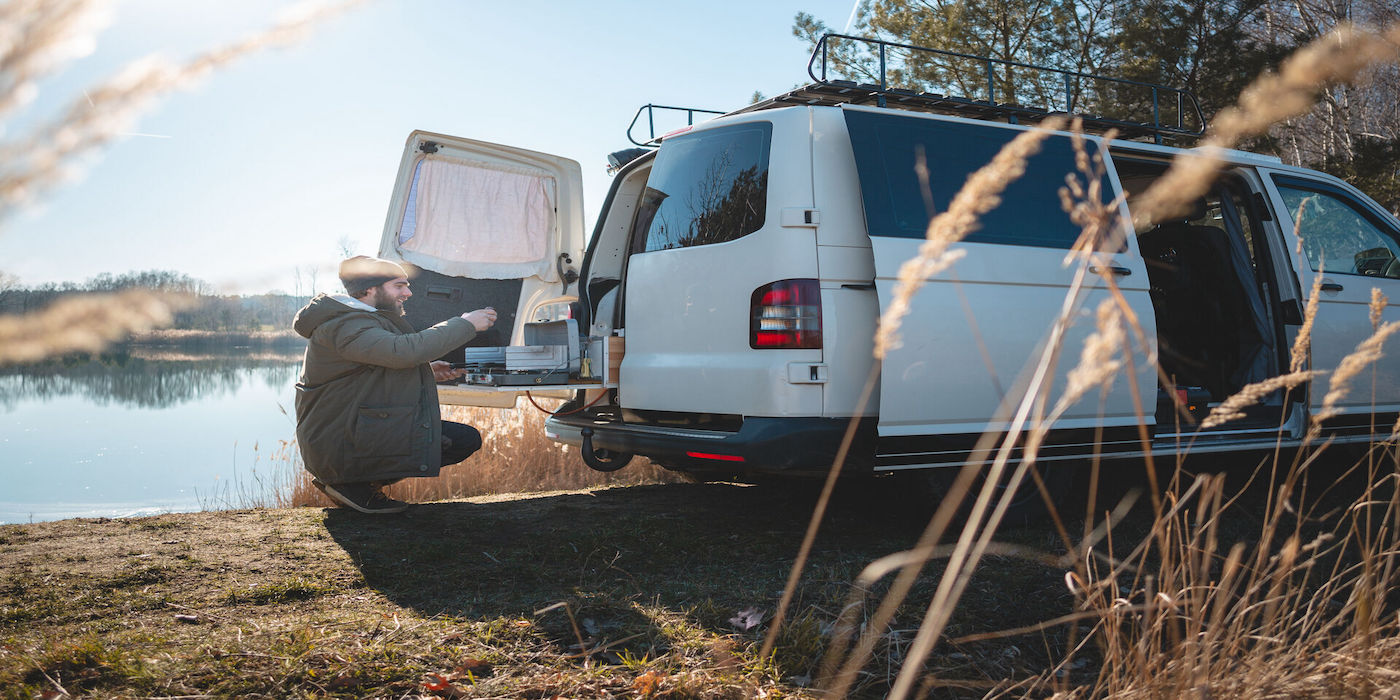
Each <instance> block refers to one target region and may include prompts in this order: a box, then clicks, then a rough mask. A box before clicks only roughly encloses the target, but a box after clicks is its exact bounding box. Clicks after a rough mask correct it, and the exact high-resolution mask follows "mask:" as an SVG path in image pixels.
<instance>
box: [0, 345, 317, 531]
mask: <svg viewBox="0 0 1400 700" xmlns="http://www.w3.org/2000/svg"><path fill="white" fill-rule="evenodd" d="M300 362H301V352H300V350H274V351H265V350H248V349H243V350H241V351H240V350H233V351H229V352H225V353H209V352H200V353H199V354H191V353H188V352H182V351H180V350H178V349H164V348H162V349H158V350H157V349H149V348H144V349H135V350H131V351H128V352H122V353H117V354H110V355H103V356H101V357H99V358H96V359H64V360H56V361H52V362H48V363H44V364H41V365H35V366H30V367H8V368H0V523H25V522H37V521H43V520H60V519H63V518H73V517H126V516H133V515H148V514H155V513H164V512H177V511H194V510H204V509H208V508H228V507H247V506H254V505H274V504H276V502H277V500H278V498H279V495H280V494H284V493H288V491H287V489H288V488H289V484H290V481H291V478H292V476H293V475H294V474H295V472H296V469H298V468H299V461H294V455H293V452H294V449H295V448H294V446H293V445H292V444H291V441H292V439H293V438H294V437H295V433H296V424H295V419H294V413H293V397H294V385H295V383H296V379H297V374H298V372H299V371H300Z"/></svg>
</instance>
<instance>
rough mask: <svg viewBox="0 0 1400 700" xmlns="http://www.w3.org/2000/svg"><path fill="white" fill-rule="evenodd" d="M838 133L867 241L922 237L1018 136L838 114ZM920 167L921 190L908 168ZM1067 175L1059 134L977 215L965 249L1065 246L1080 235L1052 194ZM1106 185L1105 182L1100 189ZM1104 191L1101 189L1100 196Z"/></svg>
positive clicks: (1066, 144) (1067, 154)
mask: <svg viewBox="0 0 1400 700" xmlns="http://www.w3.org/2000/svg"><path fill="white" fill-rule="evenodd" d="M846 128H847V129H848V130H849V132H850V136H851V149H852V151H853V152H854V153H855V159H856V171H857V173H858V174H859V176H860V188H861V198H862V200H863V202H864V204H865V221H866V226H867V227H868V229H869V232H870V235H872V236H892V237H898V238H923V237H924V235H925V232H926V230H927V228H928V222H929V220H930V219H932V218H933V217H934V215H936V214H939V213H941V212H944V211H947V210H948V205H949V204H950V203H951V202H952V201H953V196H954V195H956V194H957V193H958V190H959V189H961V188H962V186H963V183H964V182H966V181H967V177H968V175H971V174H972V173H973V172H974V171H976V170H977V169H978V168H980V167H982V166H984V165H986V164H987V163H989V162H991V160H992V157H993V156H995V155H996V154H997V151H999V150H1001V148H1002V146H1005V145H1006V144H1007V143H1009V142H1010V141H1011V140H1012V139H1013V138H1015V137H1016V135H1017V134H1018V133H1019V132H1018V131H1016V130H1014V129H1005V128H999V127H994V126H984V125H976V124H961V123H957V122H946V121H940V120H935V119H921V118H918V117H908V116H901V115H891V114H879V113H872V112H862V111H856V110H847V111H846ZM921 155H922V157H924V158H925V159H926V162H927V164H928V180H929V182H928V187H927V189H925V187H924V185H923V183H922V182H920V180H919V175H918V172H917V171H916V167H917V165H918V162H919V158H920V156H921ZM1073 170H1074V147H1073V145H1072V143H1071V141H1070V139H1069V137H1067V136H1051V137H1050V138H1048V139H1046V140H1045V141H1044V143H1043V144H1042V145H1041V149H1040V152H1039V153H1037V154H1036V155H1034V156H1032V157H1031V159H1030V161H1029V162H1028V163H1027V166H1026V173H1025V174H1024V175H1022V176H1021V177H1020V178H1018V179H1017V180H1015V181H1014V182H1012V183H1011V184H1010V185H1009V186H1008V187H1007V188H1006V191H1005V192H1004V193H1003V195H1002V198H1001V205H1000V206H998V207H997V208H996V209H993V210H992V211H990V212H987V213H986V214H985V215H983V216H982V218H981V220H980V222H979V226H978V228H977V229H976V230H975V231H973V232H972V233H971V234H969V235H968V236H967V237H966V238H965V239H964V240H965V241H967V242H969V243H998V244H1002V245H1020V246H1038V247H1045V248H1070V247H1072V246H1073V245H1074V242H1075V241H1076V240H1077V239H1078V238H1079V233H1080V229H1079V227H1078V226H1075V225H1074V222H1072V221H1070V219H1069V215H1068V214H1067V213H1065V211H1064V209H1063V208H1062V207H1061V206H1060V195H1059V191H1060V188H1061V187H1063V186H1064V184H1065V176H1066V175H1068V174H1069V173H1070V172H1072V171H1073ZM1104 184H1105V185H1107V183H1104ZM1108 190H1109V188H1108V187H1107V186H1105V187H1103V188H1102V190H1101V191H1102V192H1103V193H1104V194H1105V196H1107V194H1108Z"/></svg>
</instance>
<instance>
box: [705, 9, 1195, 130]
mask: <svg viewBox="0 0 1400 700" xmlns="http://www.w3.org/2000/svg"><path fill="white" fill-rule="evenodd" d="M862 50H863V51H865V52H866V53H865V54H864V55H862V54H861V53H860V52H861V51H862ZM876 66H878V68H876ZM818 67H820V70H818ZM838 70H844V71H846V72H855V73H863V74H864V75H863V77H864V78H865V79H866V80H867V81H869V82H857V81H852V80H840V79H835V78H833V77H831V75H832V74H834V73H836V72H837V71H838ZM998 71H1001V73H1002V75H998ZM969 73H976V74H977V75H978V77H977V79H976V80H975V82H971V81H969V80H967V79H966V77H965V76H966V75H967V74H969ZM807 75H808V76H810V77H811V78H812V81H813V82H812V83H811V84H810V85H806V86H803V87H799V88H796V89H794V90H792V91H790V92H787V93H784V94H782V95H778V96H777V97H773V98H770V99H767V100H764V101H762V102H759V103H757V104H754V105H750V106H748V107H745V108H743V109H739V110H735V112H732V113H733V114H737V113H741V112H752V111H756V110H761V109H771V108H773V107H780V106H787V105H794V104H801V105H839V104H857V105H861V104H872V105H877V106H880V107H894V108H898V109H910V110H916V111H927V112H937V113H941V114H953V115H958V116H966V117H973V118H980V119H1005V120H1007V121H1008V122H1009V123H1012V124H1016V123H1020V122H1021V121H1029V122H1036V121H1040V120H1041V119H1044V118H1046V117H1049V116H1051V115H1056V114H1059V115H1066V114H1067V115H1073V116H1077V117H1080V118H1081V119H1083V120H1084V124H1085V125H1086V126H1087V127H1088V128H1090V129H1093V130H1104V131H1106V130H1108V129H1117V130H1118V131H1119V133H1120V134H1121V135H1122V136H1123V137H1125V138H1144V137H1151V138H1152V139H1153V140H1154V141H1155V142H1156V143H1162V142H1163V139H1164V138H1181V137H1187V138H1194V137H1198V136H1201V135H1202V134H1204V133H1205V127H1206V120H1205V115H1204V114H1202V112H1201V106H1200V103H1199V102H1197V101H1196V96H1195V95H1194V94H1192V93H1191V92H1189V91H1187V90H1182V89H1179V88H1173V87H1168V86H1165V85H1156V84H1153V83H1144V82H1138V81H1135V80H1125V79H1122V78H1110V77H1107V76H1102V75H1093V74H1090V73H1077V72H1074V71H1067V70H1061V69H1058V68H1048V67H1045V66H1036V65H1031V64H1029V63H1018V62H1016V61H1007V60H1003V59H999V58H989V57H986V56H974V55H971V54H964V53H958V52H955V51H943V50H939V49H930V48H927V47H923V46H914V45H911V44H899V43H895V42H891V41H884V40H882V39H873V38H869V37H858V36H850V35H846V34H826V35H823V36H822V37H821V39H820V40H818V41H817V45H816V46H815V47H813V49H812V57H811V58H810V59H808V61H807ZM1012 75H1015V76H1016V77H1015V81H1016V83H1017V85H1016V86H1014V87H1012V88H1011V92H1010V95H1009V96H1010V98H1011V99H1009V100H1006V98H1005V97H1000V99H999V95H998V86H999V85H1001V86H1002V87H1003V88H1005V87H1006V86H1007V84H1008V83H1009V82H1011V79H1010V76H1012ZM946 87H958V88H962V90H961V91H963V92H966V93H972V94H971V95H969V96H960V95H954V94H944V92H949V93H951V92H953V90H948V89H945V88H946ZM973 88H975V89H973ZM983 90H985V93H983V92H982V91H983ZM1003 91H1005V90H1003ZM1017 92H1023V93H1029V94H1028V95H1027V96H1028V97H1031V98H1034V99H1035V100H1038V101H1039V102H1040V104H1021V103H1019V102H1018V101H1017V99H1016V97H1017V95H1016V93H1017ZM1001 100H1005V101H1001ZM1052 101H1053V104H1052V103H1051V102H1052ZM1109 109H1113V110H1115V111H1119V110H1121V111H1120V113H1119V114H1117V115H1116V116H1110V115H1106V114H1100V113H1096V112H1097V111H1098V110H1105V111H1106V110H1109Z"/></svg>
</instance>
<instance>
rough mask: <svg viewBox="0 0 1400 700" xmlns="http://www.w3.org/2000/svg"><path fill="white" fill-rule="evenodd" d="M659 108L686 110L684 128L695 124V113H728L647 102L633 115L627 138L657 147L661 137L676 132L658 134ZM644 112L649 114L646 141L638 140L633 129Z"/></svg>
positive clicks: (636, 142)
mask: <svg viewBox="0 0 1400 700" xmlns="http://www.w3.org/2000/svg"><path fill="white" fill-rule="evenodd" d="M657 110H667V111H671V112H685V127H683V128H689V127H691V126H694V125H695V115H696V114H716V115H719V114H726V113H725V112H720V111H716V110H713V109H699V108H697V107H667V106H666V105H653V104H645V105H642V106H641V107H638V108H637V113H636V114H635V115H633V116H632V123H631V124H629V125H628V126H627V140H628V141H631V142H632V143H634V144H636V145H638V146H642V147H646V148H655V147H656V146H657V145H658V144H659V143H660V142H661V139H662V138H663V137H665V136H670V135H671V134H673V133H675V132H674V131H671V132H669V133H666V134H662V135H660V136H658V135H657V133H656V111H657ZM642 112H646V115H647V133H648V134H649V136H648V138H647V140H646V141H638V140H637V137H635V136H633V135H632V130H633V129H636V128H637V121H638V120H640V119H641V118H642Z"/></svg>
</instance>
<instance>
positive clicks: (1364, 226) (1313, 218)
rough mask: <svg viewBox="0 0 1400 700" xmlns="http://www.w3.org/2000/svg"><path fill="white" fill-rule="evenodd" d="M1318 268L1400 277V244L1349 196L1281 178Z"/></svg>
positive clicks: (1283, 192) (1281, 186)
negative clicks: (1399, 259)
mask: <svg viewBox="0 0 1400 700" xmlns="http://www.w3.org/2000/svg"><path fill="white" fill-rule="evenodd" d="M1274 184H1276V185H1278V191H1279V194H1280V195H1282V196H1283V202H1284V205H1285V206H1287V207H1288V215H1289V216H1290V217H1293V221H1294V224H1295V225H1296V226H1297V227H1298V234H1299V236H1300V237H1301V238H1302V239H1303V252H1304V253H1305V254H1306V255H1307V256H1308V263H1309V264H1310V265H1311V266H1312V269H1314V270H1321V271H1323V272H1330V273H1340V274H1345V275H1367V276H1370V277H1389V278H1391V279H1397V278H1400V261H1397V258H1400V244H1398V243H1397V242H1396V239H1395V232H1394V231H1391V230H1389V229H1388V228H1386V227H1382V226H1381V225H1379V223H1378V222H1377V221H1376V220H1375V218H1374V217H1373V216H1372V215H1370V214H1368V213H1367V212H1366V210H1365V208H1364V207H1362V206H1361V205H1359V204H1358V203H1356V202H1354V201H1352V200H1351V199H1350V198H1349V197H1347V196H1346V195H1345V194H1343V193H1341V192H1338V191H1334V190H1331V189H1330V188H1327V187H1319V186H1313V185H1310V184H1309V183H1304V182H1303V181H1300V180H1292V179H1285V178H1275V179H1274Z"/></svg>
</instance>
